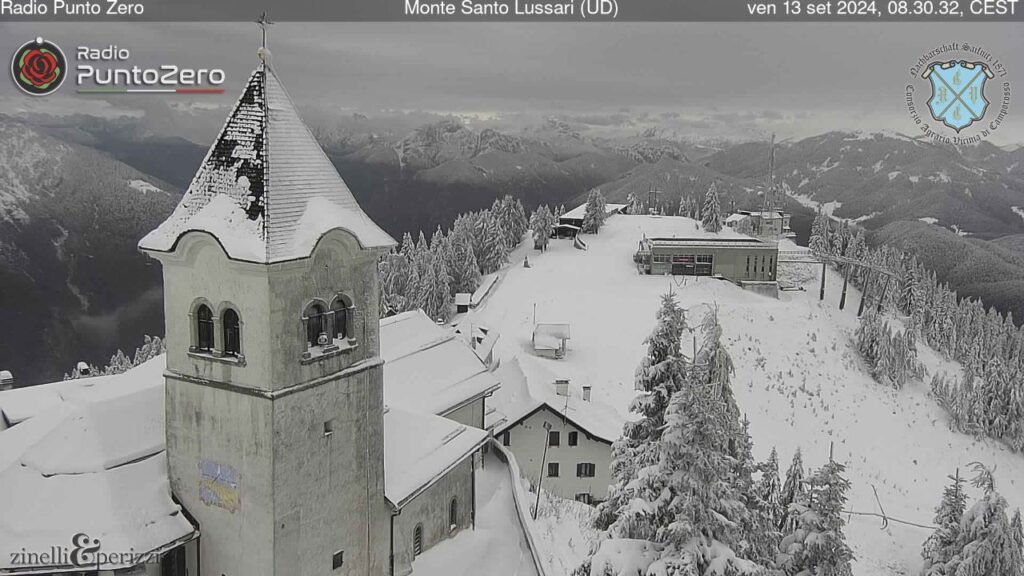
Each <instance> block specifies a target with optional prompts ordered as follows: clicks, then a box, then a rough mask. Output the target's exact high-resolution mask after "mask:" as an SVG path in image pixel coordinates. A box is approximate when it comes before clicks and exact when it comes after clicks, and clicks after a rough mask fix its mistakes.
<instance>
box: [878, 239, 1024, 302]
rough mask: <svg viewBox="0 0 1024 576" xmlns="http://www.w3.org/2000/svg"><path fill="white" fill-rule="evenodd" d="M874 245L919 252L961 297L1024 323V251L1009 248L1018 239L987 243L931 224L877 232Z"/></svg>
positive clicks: (918, 254)
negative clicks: (1007, 246)
mask: <svg viewBox="0 0 1024 576" xmlns="http://www.w3.org/2000/svg"><path fill="white" fill-rule="evenodd" d="M1011 238H1012V237H1011ZM871 241H872V242H873V243H876V244H878V243H885V244H889V245H892V246H896V247H900V248H902V249H903V250H905V251H907V252H909V253H912V254H915V255H916V256H917V258H918V260H920V261H921V262H922V263H923V264H924V265H925V266H926V267H927V268H929V269H930V270H933V271H934V272H935V274H936V276H937V278H938V279H939V281H940V282H945V283H947V284H949V286H950V288H952V289H953V290H956V292H957V294H958V295H960V296H962V297H969V298H980V299H981V300H982V301H983V302H985V303H986V304H987V305H988V306H995V307H996V309H998V310H999V311H1000V312H1003V313H1006V312H1012V313H1013V316H1014V318H1016V319H1017V321H1018V322H1020V320H1021V319H1024V253H1021V252H1015V251H1014V250H1013V249H1012V248H1010V249H1007V248H1004V247H1003V246H1004V245H1006V244H1009V245H1010V246H1012V240H1007V241H1004V242H999V241H993V242H985V241H982V240H976V239H973V238H964V237H962V236H959V235H957V234H954V233H953V232H950V231H949V230H946V229H944V228H942V227H940V226H935V225H932V224H928V223H926V222H894V223H892V224H888V225H886V226H884V227H882V228H881V229H879V230H877V231H875V232H874V233H873V234H872V235H871Z"/></svg>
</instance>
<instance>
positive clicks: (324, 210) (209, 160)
mask: <svg viewBox="0 0 1024 576" xmlns="http://www.w3.org/2000/svg"><path fill="white" fill-rule="evenodd" d="M335 228H340V229H344V230H347V231H349V232H351V233H352V234H353V235H354V236H355V237H356V238H357V239H358V240H359V243H360V244H361V245H362V246H363V247H364V248H377V247H390V246H393V245H394V244H395V241H394V240H393V239H392V238H391V237H390V236H389V235H388V234H387V233H386V232H384V231H383V230H381V229H380V228H379V227H378V226H377V225H376V224H375V223H374V222H373V221H372V220H371V219H370V217H369V216H367V215H366V214H365V213H364V212H363V211H362V209H361V208H360V207H359V204H358V203H357V202H356V200H355V197H354V196H352V192H351V191H350V190H349V188H348V186H346V185H345V182H344V181H343V180H342V179H341V176H339V175H338V172H337V170H336V169H335V168H334V165H333V164H332V163H331V161H330V159H328V158H327V155H326V154H324V151H323V149H321V148H320V145H319V144H317V142H316V139H315V138H314V137H313V134H312V133H311V132H310V131H309V128H307V127H306V125H305V124H303V122H302V120H301V119H300V118H299V115H298V112H297V111H296V109H295V104H294V103H293V102H292V100H291V98H290V97H289V96H288V93H287V92H286V91H285V89H284V86H282V85H281V81H280V80H279V79H278V77H277V74H276V73H275V72H274V70H273V68H272V67H271V66H269V65H267V64H266V63H263V64H261V65H260V66H259V68H257V69H256V70H255V71H254V72H253V73H252V76H250V77H249V81H248V82H247V84H246V87H245V90H243V92H242V95H241V97H240V98H239V99H238V102H237V103H236V104H235V107H234V109H233V110H232V111H231V115H230V116H228V119H227V121H226V122H225V124H224V128H223V129H221V132H220V135H219V136H218V137H217V140H216V141H215V142H214V144H213V146H211V147H210V150H209V152H207V155H206V159H205V160H203V164H202V165H201V166H200V167H199V170H198V172H196V175H195V177H194V179H193V180H192V184H191V185H189V187H188V190H187V191H186V192H185V196H184V197H183V198H182V199H181V202H180V203H179V204H178V207H177V208H176V209H175V210H174V212H173V213H172V214H171V216H170V217H168V219H167V220H166V221H164V222H163V223H162V224H161V225H160V226H158V227H157V228H156V230H153V231H152V232H150V233H149V234H147V235H146V236H145V237H144V238H143V239H142V240H141V241H140V242H139V247H140V248H141V249H143V250H151V251H155V252H169V251H171V250H173V249H174V246H175V244H176V243H177V242H178V240H179V238H181V236H182V235H183V234H185V233H186V232H189V231H193V230H195V231H202V232H208V233H210V234H212V235H213V236H214V237H216V238H217V240H218V241H220V243H221V245H222V246H223V247H224V250H225V251H226V252H227V253H228V256H230V257H231V258H234V259H236V260H246V261H250V262H260V263H270V262H280V261H285V260H292V259H295V258H302V257H306V256H309V254H310V252H311V251H312V250H313V248H314V246H315V245H316V243H317V241H319V240H320V238H321V237H322V236H323V235H324V234H325V233H327V232H328V231H330V230H332V229H335Z"/></svg>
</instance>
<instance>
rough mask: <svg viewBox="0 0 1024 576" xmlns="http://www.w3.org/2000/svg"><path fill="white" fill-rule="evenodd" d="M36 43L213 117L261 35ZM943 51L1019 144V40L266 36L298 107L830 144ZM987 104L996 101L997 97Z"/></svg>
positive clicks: (60, 36)
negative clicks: (112, 67) (601, 120)
mask: <svg viewBox="0 0 1024 576" xmlns="http://www.w3.org/2000/svg"><path fill="white" fill-rule="evenodd" d="M37 35H42V36H44V37H46V38H48V39H52V40H53V41H56V42H57V43H58V44H60V45H61V46H62V47H63V48H64V49H65V52H72V51H73V50H74V47H75V46H77V45H83V44H84V45H88V46H92V47H103V46H106V45H108V44H116V45H118V46H120V47H122V48H128V49H129V50H130V51H131V54H132V62H131V63H133V64H143V65H156V64H161V63H173V64H179V65H183V66H196V67H217V68H223V69H224V70H225V71H226V72H227V78H228V82H227V89H228V92H229V93H230V95H225V96H221V97H216V98H212V99H207V100H205V101H207V102H213V103H230V102H233V99H234V97H235V94H237V91H238V90H239V88H240V86H241V83H242V82H243V81H244V79H245V78H246V77H247V76H248V74H249V73H250V72H251V70H252V69H253V67H254V66H255V65H256V64H257V63H258V61H257V59H256V55H255V53H256V48H257V47H258V45H259V30H258V28H257V26H256V25H255V24H251V23H237V24H88V25H82V24H77V25H60V24H31V25H29V24H20V23H19V24H11V23H0V54H4V55H6V54H11V53H13V51H14V50H15V49H16V48H17V46H19V45H20V44H21V43H23V42H25V41H27V40H28V39H31V38H33V37H35V36H37ZM951 41H962V42H971V43H975V44H977V45H979V46H983V47H985V48H986V49H987V50H989V51H990V52H992V53H993V54H994V55H995V56H997V57H998V58H1000V59H1001V60H1002V61H1003V63H1004V64H1005V65H1006V66H1007V68H1008V69H1009V73H1010V74H1009V76H1008V79H1009V80H1010V81H1011V82H1012V83H1013V87H1014V90H1015V92H1017V93H1016V94H1015V95H1014V102H1012V103H1011V109H1010V115H1009V118H1008V119H1007V122H1006V124H1004V126H1003V129H1002V134H1001V135H1000V136H1001V138H998V139H994V140H995V141H996V142H997V143H1001V144H1005V143H1011V142H1015V143H1016V142H1024V32H1022V25H1021V24H957V25H937V24H811V23H801V24H781V23H764V24H706V23H700V24H678V23H672V24H631V23H602V24H589V23H580V24H574V23H558V24H556V23H552V24H537V23H530V24H511V23H510V24H480V23H460V24H454V23H453V24H440V23H437V24H434V23H416V24H405V23H378V24H365V23H359V24H356V23H330V24H294V23H288V24H277V25H274V26H272V27H271V28H270V41H269V45H270V48H271V50H272V52H273V55H274V56H273V62H274V66H275V69H276V70H277V72H278V74H279V75H280V77H281V78H282V79H283V81H284V82H285V84H286V86H287V87H288V89H289V91H290V93H291V94H292V96H293V98H294V99H295V100H296V101H297V102H298V104H299V105H300V106H306V107H314V106H323V107H331V108H338V109H356V110H360V111H365V112H373V111H374V110H378V109H381V108H398V109H422V110H437V111H456V112H467V111H468V112H509V111H540V112H544V111H551V112H573V113H575V112H588V113H589V112H614V111H617V110H620V109H629V110H631V111H640V110H652V111H677V112H680V113H682V114H684V115H689V116H692V117H694V118H699V117H703V116H707V117H709V118H713V119H715V121H716V122H718V123H719V125H721V126H725V125H728V124H729V123H730V122H732V123H735V125H736V126H740V125H743V126H752V127H756V126H763V127H769V128H770V129H772V130H778V131H779V132H780V133H781V136H782V137H789V136H805V135H809V134H814V133H819V132H824V131H827V130H832V129H857V128H862V129H865V130H877V129H881V128H890V129H893V130H896V131H901V132H907V133H910V132H912V130H913V126H912V124H911V122H910V120H909V118H908V114H907V112H906V107H905V103H904V86H905V85H906V84H907V82H908V80H909V78H910V76H909V72H908V69H909V68H910V66H912V65H914V64H915V63H916V62H917V60H918V58H919V57H920V56H921V55H922V54H923V53H925V52H927V51H929V50H931V49H932V48H934V47H936V46H938V45H940V44H943V43H948V42H951ZM3 57H4V58H6V56H3ZM69 57H70V54H69ZM66 88H68V86H65V89H62V93H61V97H62V100H57V99H56V98H52V99H50V100H48V102H47V105H53V103H55V102H61V103H67V102H70V103H71V105H73V106H76V107H80V108H81V109H83V110H84V109H88V108H89V107H90V106H93V107H94V106H97V105H98V104H97V103H96V102H95V101H93V102H83V101H82V100H83V97H73V96H72V91H71V90H66ZM989 94H990V99H994V97H993V95H995V94H997V91H996V90H995V89H994V88H990V89H989ZM72 98H73V100H70V99H72ZM147 98H153V97H152V96H122V97H118V99H115V100H111V102H112V103H113V105H114V106H117V107H127V108H135V109H139V108H146V107H147V106H152V105H153V102H152V101H151V102H145V100H146V99H147ZM189 98H191V99H193V100H194V99H195V98H194V97H189ZM29 105H31V106H39V105H41V104H40V102H38V101H29V100H28V97H24V96H21V95H19V94H17V92H16V89H15V87H14V86H13V85H12V84H11V82H9V81H0V112H6V113H18V111H19V110H22V109H25V108H26V107H27V106H29ZM63 105H67V104H63Z"/></svg>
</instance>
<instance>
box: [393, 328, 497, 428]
mask: <svg viewBox="0 0 1024 576" xmlns="http://www.w3.org/2000/svg"><path fill="white" fill-rule="evenodd" d="M380 355H381V358H383V359H384V401H385V403H386V404H387V405H388V406H394V407H398V408H403V409H407V410H415V411H418V412H427V413H431V414H444V413H446V412H448V411H450V410H452V409H454V408H458V407H459V406H461V405H463V404H465V403H466V402H469V401H471V400H473V399H475V398H479V397H481V396H484V395H486V394H489V393H491V392H493V391H494V390H495V389H497V388H498V386H499V382H498V379H497V378H496V377H495V376H494V374H492V373H491V372H489V371H488V369H487V366H486V365H484V363H483V362H482V361H481V360H480V358H479V357H478V356H477V355H476V354H475V353H474V352H473V350H472V349H470V347H469V346H468V345H467V344H466V343H464V342H463V341H462V340H461V339H458V338H456V335H455V333H454V332H453V331H452V330H450V329H448V328H444V327H441V326H438V325H437V324H435V323H434V322H432V321H431V320H430V318H428V317H427V315H426V314H424V313H423V312H422V311H420V310H414V311H411V312H403V313H402V314H398V315H396V316H392V317H390V318H384V319H383V320H381V322H380Z"/></svg>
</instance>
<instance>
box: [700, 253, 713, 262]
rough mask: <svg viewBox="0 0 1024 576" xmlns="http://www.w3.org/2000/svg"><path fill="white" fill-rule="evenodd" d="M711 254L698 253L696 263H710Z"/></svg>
mask: <svg viewBox="0 0 1024 576" xmlns="http://www.w3.org/2000/svg"><path fill="white" fill-rule="evenodd" d="M711 260H712V258H711V254H698V255H697V264H711Z"/></svg>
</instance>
